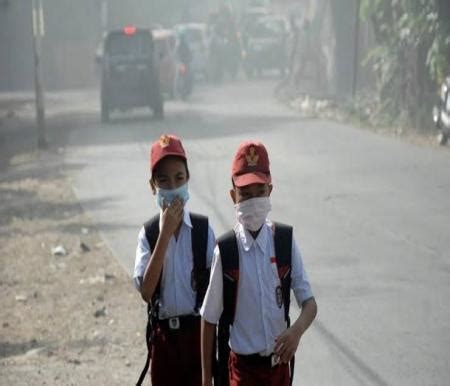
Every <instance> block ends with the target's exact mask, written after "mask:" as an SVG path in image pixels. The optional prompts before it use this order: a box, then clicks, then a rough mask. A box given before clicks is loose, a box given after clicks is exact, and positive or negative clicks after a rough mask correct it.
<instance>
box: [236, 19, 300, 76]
mask: <svg viewBox="0 0 450 386" xmlns="http://www.w3.org/2000/svg"><path fill="white" fill-rule="evenodd" d="M291 35H292V34H291V31H290V25H289V21H288V19H287V18H286V17H285V16H284V15H276V14H268V15H264V16H260V17H258V18H257V19H254V20H252V22H251V23H248V24H247V26H246V29H245V30H244V31H243V37H242V39H243V45H244V52H243V67H244V71H245V72H246V74H247V76H249V77H252V76H253V75H254V74H255V72H256V73H258V75H261V73H262V71H263V70H266V69H277V70H278V71H279V72H280V74H281V75H282V76H283V75H284V74H285V72H286V70H287V67H288V57H289V50H290V44H291V40H292V36H291Z"/></svg>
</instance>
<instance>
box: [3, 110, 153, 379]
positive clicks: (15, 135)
mask: <svg viewBox="0 0 450 386" xmlns="http://www.w3.org/2000/svg"><path fill="white" fill-rule="evenodd" d="M23 103H29V102H23ZM1 107H2V106H0V113H2V114H0V116H1V122H0V294H1V295H0V296H1V305H2V306H1V310H0V384H1V385H129V384H134V383H135V382H136V380H137V377H138V375H139V373H140V371H141V368H142V366H143V364H144V361H145V356H146V347H145V338H144V336H145V322H146V320H145V319H146V316H145V305H144V303H143V302H142V301H141V299H140V297H139V295H138V293H137V291H135V290H134V288H133V286H132V283H131V280H130V278H129V277H128V275H127V274H126V273H125V271H124V270H123V268H122V267H121V266H120V265H119V263H118V262H117V261H116V259H115V257H114V256H113V255H112V253H111V251H110V250H109V249H108V248H107V246H106V245H105V244H104V243H103V242H102V240H101V238H100V236H99V234H98V233H97V232H96V230H95V228H94V227H93V226H92V224H91V221H90V219H89V217H88V216H87V215H86V214H85V213H83V211H82V208H81V207H80V205H79V203H78V202H77V199H76V197H75V195H74V193H73V191H72V189H71V186H70V183H69V181H68V180H67V178H66V177H65V175H64V171H63V164H62V162H63V152H64V150H63V148H60V147H58V146H54V147H53V148H49V149H48V150H46V151H37V150H35V146H34V145H35V135H34V128H33V125H32V124H31V121H30V120H28V119H23V118H21V117H18V116H15V115H13V114H9V115H10V116H6V112H5V110H4V109H3V110H1ZM3 107H4V106H3ZM16 107H17V106H16ZM10 108H11V107H10V106H8V109H10ZM13 108H14V107H13ZM55 122H57V121H55ZM60 125H62V126H60ZM63 126H64V122H63V121H62V120H59V123H58V130H60V131H62V130H63ZM67 127H70V124H69V123H68V124H67ZM54 130H56V127H50V128H49V131H50V135H52V131H54ZM63 135H64V134H63ZM55 138H56V137H55ZM55 143H58V141H55ZM58 246H62V247H63V248H64V249H65V253H64V252H63V253H62V254H61V255H58V254H57V253H55V252H56V251H54V250H53V251H52V249H53V248H55V247H58Z"/></svg>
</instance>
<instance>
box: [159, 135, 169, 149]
mask: <svg viewBox="0 0 450 386" xmlns="http://www.w3.org/2000/svg"><path fill="white" fill-rule="evenodd" d="M159 145H160V146H161V147H162V148H163V149H164V148H165V147H167V146H169V145H170V137H169V136H168V135H161V137H160V138H159Z"/></svg>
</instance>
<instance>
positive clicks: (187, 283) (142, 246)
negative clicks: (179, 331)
mask: <svg viewBox="0 0 450 386" xmlns="http://www.w3.org/2000/svg"><path fill="white" fill-rule="evenodd" d="M160 218H161V217H160ZM160 229H161V223H160ZM191 231H192V223H191V218H190V216H189V212H188V210H187V209H186V208H185V210H184V215H183V222H182V224H181V228H180V232H179V234H178V239H175V237H174V236H172V237H171V238H170V241H169V245H168V247H167V251H166V257H165V259H164V264H163V270H162V277H161V292H160V308H159V317H160V319H166V318H171V317H174V316H180V315H190V314H193V313H195V310H194V309H195V303H196V292H195V291H194V290H193V288H192V282H191V274H192V270H193V268H194V261H193V253H192V240H191ZM215 243H216V240H215V237H214V232H213V230H212V228H211V227H210V226H209V229H208V244H207V249H206V264H207V267H210V266H211V262H212V257H213V254H214V246H215ZM151 254H152V252H151V250H150V245H149V243H148V240H147V238H146V237H145V229H144V227H142V228H141V230H140V232H139V236H138V245H137V248H136V260H135V266H134V275H133V280H134V284H135V287H136V288H137V289H138V290H139V291H140V290H141V285H142V280H143V277H144V273H145V270H146V269H147V266H148V264H149V262H150V259H151Z"/></svg>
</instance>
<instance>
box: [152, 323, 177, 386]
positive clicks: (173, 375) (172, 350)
mask: <svg viewBox="0 0 450 386" xmlns="http://www.w3.org/2000/svg"><path fill="white" fill-rule="evenodd" d="M154 339H155V340H154V343H153V349H152V360H151V366H150V378H151V380H152V386H179V385H180V383H179V374H180V372H181V368H180V366H179V362H180V358H179V353H178V348H177V344H176V342H175V341H174V339H173V336H171V335H170V331H167V330H166V329H163V328H161V327H159V326H157V327H156V329H155V338H154Z"/></svg>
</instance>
